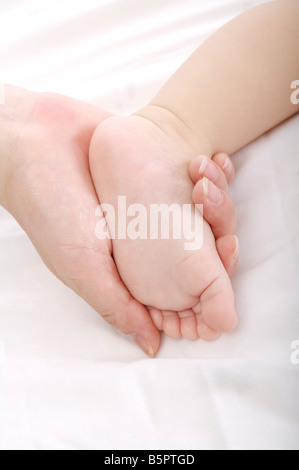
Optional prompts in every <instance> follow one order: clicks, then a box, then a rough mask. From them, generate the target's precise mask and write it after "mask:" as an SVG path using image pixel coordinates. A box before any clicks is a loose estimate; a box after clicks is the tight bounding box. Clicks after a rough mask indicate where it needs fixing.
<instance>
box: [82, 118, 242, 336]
mask: <svg viewBox="0 0 299 470" xmlns="http://www.w3.org/2000/svg"><path fill="white" fill-rule="evenodd" d="M188 153H189V155H188ZM186 154H187V157H188V158H189V160H191V159H192V158H193V157H194V150H191V149H190V148H189V147H188V146H187V145H186V144H185V142H183V141H182V142H181V141H180V139H178V140H175V139H173V138H172V137H170V136H169V135H168V134H167V133H166V132H165V131H163V130H161V129H160V128H159V127H158V126H157V125H156V124H154V123H153V122H151V121H150V120H148V119H145V118H143V117H140V116H130V117H125V118H120V117H114V118H111V119H108V120H106V121H104V122H103V123H102V124H101V125H100V126H99V127H98V128H97V130H96V132H95V134H94V136H93V139H92V144H91V148H90V166H91V172H92V175H93V179H94V184H95V187H96V190H97V193H98V196H99V200H100V201H101V203H102V204H107V203H108V204H110V205H112V206H113V207H114V208H115V212H116V219H118V216H119V213H118V196H126V203H127V207H129V206H131V205H133V204H142V205H143V207H145V208H146V210H147V213H150V205H151V204H167V205H169V206H170V205H172V204H179V205H180V207H181V208H182V207H183V205H184V204H192V190H193V184H192V181H191V180H190V178H189V176H188V166H187V164H186V160H182V155H186ZM196 217H199V215H198V214H197V216H196V215H195V211H194V213H193V215H192V221H193V223H195V218H196ZM108 226H109V221H108ZM109 229H110V230H111V226H109ZM185 243H186V240H185V239H183V238H182V239H180V240H177V239H175V240H173V239H170V240H161V239H159V240H155V239H136V240H132V239H130V238H126V239H115V240H113V256H114V259H115V262H116V265H117V268H118V270H119V273H120V276H121V278H122V280H123V282H124V283H125V285H126V286H127V288H128V289H129V291H130V292H131V294H132V295H133V297H134V298H135V299H137V300H138V301H139V302H141V303H142V304H144V305H146V306H148V310H149V312H150V314H151V316H152V319H153V321H154V323H155V324H156V326H157V327H158V328H159V329H160V330H163V331H164V332H165V333H166V334H167V335H168V336H170V337H172V338H179V337H181V336H182V335H183V336H184V337H186V338H188V339H191V340H195V339H197V338H198V337H200V338H203V339H206V340H214V339H216V338H217V337H218V336H219V334H220V333H221V332H226V331H231V330H232V329H234V328H235V326H236V322H237V319H236V313H235V308H234V293H233V290H232V286H231V283H230V280H229V277H228V275H227V273H226V271H225V269H224V267H223V264H222V262H221V260H220V258H219V256H218V254H217V251H216V247H215V239H214V237H213V234H212V231H211V229H210V227H209V225H208V224H207V223H206V222H203V245H202V247H201V248H200V249H196V250H194V251H186V250H185Z"/></svg>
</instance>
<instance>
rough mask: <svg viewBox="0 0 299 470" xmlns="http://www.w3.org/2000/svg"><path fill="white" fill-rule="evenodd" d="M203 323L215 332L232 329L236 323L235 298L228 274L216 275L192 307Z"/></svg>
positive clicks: (225, 331) (224, 331)
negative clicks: (197, 302)
mask: <svg viewBox="0 0 299 470" xmlns="http://www.w3.org/2000/svg"><path fill="white" fill-rule="evenodd" d="M193 311H194V312H195V313H196V314H201V318H202V319H203V320H204V321H205V323H206V324H207V325H208V326H209V327H210V328H211V329H212V330H215V331H217V332H222V333H227V332H230V331H233V330H234V329H235V328H236V326H237V323H238V319H237V314H236V310H235V298H234V292H233V289H232V285H231V282H230V280H229V278H228V276H226V275H223V276H220V277H218V278H217V279H216V280H215V281H214V282H213V283H212V284H211V285H210V286H209V287H208V288H207V289H206V290H205V291H204V293H203V294H202V295H201V298H200V304H198V305H197V306H195V307H194V308H193Z"/></svg>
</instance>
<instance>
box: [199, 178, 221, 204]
mask: <svg viewBox="0 0 299 470" xmlns="http://www.w3.org/2000/svg"><path fill="white" fill-rule="evenodd" d="M203 193H204V196H205V198H206V200H207V201H209V202H211V203H212V204H220V202H221V201H222V193H221V191H220V189H219V188H217V186H215V185H214V184H213V183H211V181H209V180H208V179H207V178H203Z"/></svg>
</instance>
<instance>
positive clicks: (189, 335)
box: [178, 310, 198, 341]
mask: <svg viewBox="0 0 299 470" xmlns="http://www.w3.org/2000/svg"><path fill="white" fill-rule="evenodd" d="M178 316H179V318H180V320H181V334H182V336H183V338H185V339H188V340H189V341H195V340H197V339H198V334H197V321H196V316H195V314H194V312H193V311H192V310H186V311H184V312H179V313H178Z"/></svg>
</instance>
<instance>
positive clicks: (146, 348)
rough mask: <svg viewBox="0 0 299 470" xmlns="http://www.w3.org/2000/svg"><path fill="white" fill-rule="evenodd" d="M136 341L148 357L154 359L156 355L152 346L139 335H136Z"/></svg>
mask: <svg viewBox="0 0 299 470" xmlns="http://www.w3.org/2000/svg"><path fill="white" fill-rule="evenodd" d="M134 341H135V343H136V344H137V346H139V347H140V348H141V349H142V351H143V352H145V354H146V355H147V356H148V357H150V358H151V359H154V357H155V353H154V348H153V347H152V345H151V344H149V343H148V342H147V341H146V340H145V339H144V338H142V336H139V335H135V337H134Z"/></svg>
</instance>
